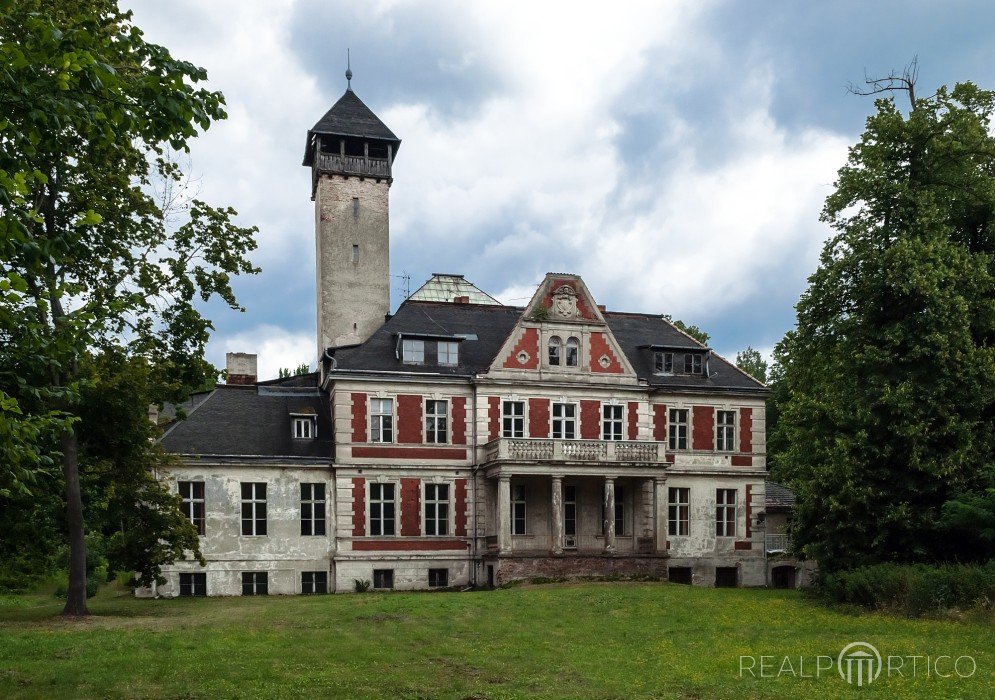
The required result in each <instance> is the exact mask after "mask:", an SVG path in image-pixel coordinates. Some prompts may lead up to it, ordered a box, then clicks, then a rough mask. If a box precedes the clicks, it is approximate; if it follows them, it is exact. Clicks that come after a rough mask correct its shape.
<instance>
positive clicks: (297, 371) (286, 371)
mask: <svg viewBox="0 0 995 700" xmlns="http://www.w3.org/2000/svg"><path fill="white" fill-rule="evenodd" d="M310 371H311V368H310V367H308V365H307V363H304V364H300V365H297V366H296V367H295V368H294V369H293V370H291V369H290V368H289V367H281V368H280V371H279V373H278V375H277V376H279V378H280V379H288V378H290V377H299V376H301V375H302V374H307V373H308V372H310Z"/></svg>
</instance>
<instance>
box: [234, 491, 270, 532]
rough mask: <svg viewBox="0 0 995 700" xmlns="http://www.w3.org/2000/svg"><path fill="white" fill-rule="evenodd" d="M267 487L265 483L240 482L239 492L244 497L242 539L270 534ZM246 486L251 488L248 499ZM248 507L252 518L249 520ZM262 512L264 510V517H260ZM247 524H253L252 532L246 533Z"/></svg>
mask: <svg viewBox="0 0 995 700" xmlns="http://www.w3.org/2000/svg"><path fill="white" fill-rule="evenodd" d="M266 485H267V484H266V482H265V481H242V482H239V491H240V495H241V497H242V518H241V521H242V525H241V533H242V537H266V536H267V534H268V532H269V528H268V522H267V518H268V516H269V513H267V508H266V497H267V490H268V489H267V488H266ZM246 486H248V487H249V497H248V498H246V497H245V487H246ZM260 487H261V490H262V493H261V495H260ZM246 506H249V511H248V512H249V513H250V516H249V517H248V518H246V517H245V513H246V510H245V507H246ZM260 510H262V517H259V512H260ZM246 522H249V523H252V527H251V528H250V530H251V532H246V531H245V524H246ZM260 522H261V523H262V526H261V527H260ZM260 530H261V532H260Z"/></svg>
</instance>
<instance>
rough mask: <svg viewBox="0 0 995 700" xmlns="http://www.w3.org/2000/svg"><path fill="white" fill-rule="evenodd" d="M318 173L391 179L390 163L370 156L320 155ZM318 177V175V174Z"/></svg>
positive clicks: (384, 159)
mask: <svg viewBox="0 0 995 700" xmlns="http://www.w3.org/2000/svg"><path fill="white" fill-rule="evenodd" d="M315 170H316V171H317V172H331V173H341V174H343V175H359V176H362V177H383V178H389V177H390V161H389V160H388V159H386V158H370V157H369V156H344V155H341V154H339V153H324V152H322V153H319V154H318V162H317V168H316V169H315ZM316 175H317V173H316Z"/></svg>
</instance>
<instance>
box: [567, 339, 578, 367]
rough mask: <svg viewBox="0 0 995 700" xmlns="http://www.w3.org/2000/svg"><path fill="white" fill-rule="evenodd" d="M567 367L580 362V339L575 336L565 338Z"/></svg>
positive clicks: (574, 365)
mask: <svg viewBox="0 0 995 700" xmlns="http://www.w3.org/2000/svg"><path fill="white" fill-rule="evenodd" d="M566 354H567V367H576V366H577V365H578V364H579V363H580V341H578V340H577V339H576V338H569V339H568V340H567V353H566Z"/></svg>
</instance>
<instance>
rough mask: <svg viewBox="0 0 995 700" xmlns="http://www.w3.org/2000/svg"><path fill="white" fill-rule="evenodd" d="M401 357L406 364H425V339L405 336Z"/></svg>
mask: <svg viewBox="0 0 995 700" xmlns="http://www.w3.org/2000/svg"><path fill="white" fill-rule="evenodd" d="M401 358H402V362H404V364H406V365H423V364H425V341H424V340H413V339H411V338H405V339H404V340H403V341H402V343H401Z"/></svg>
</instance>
